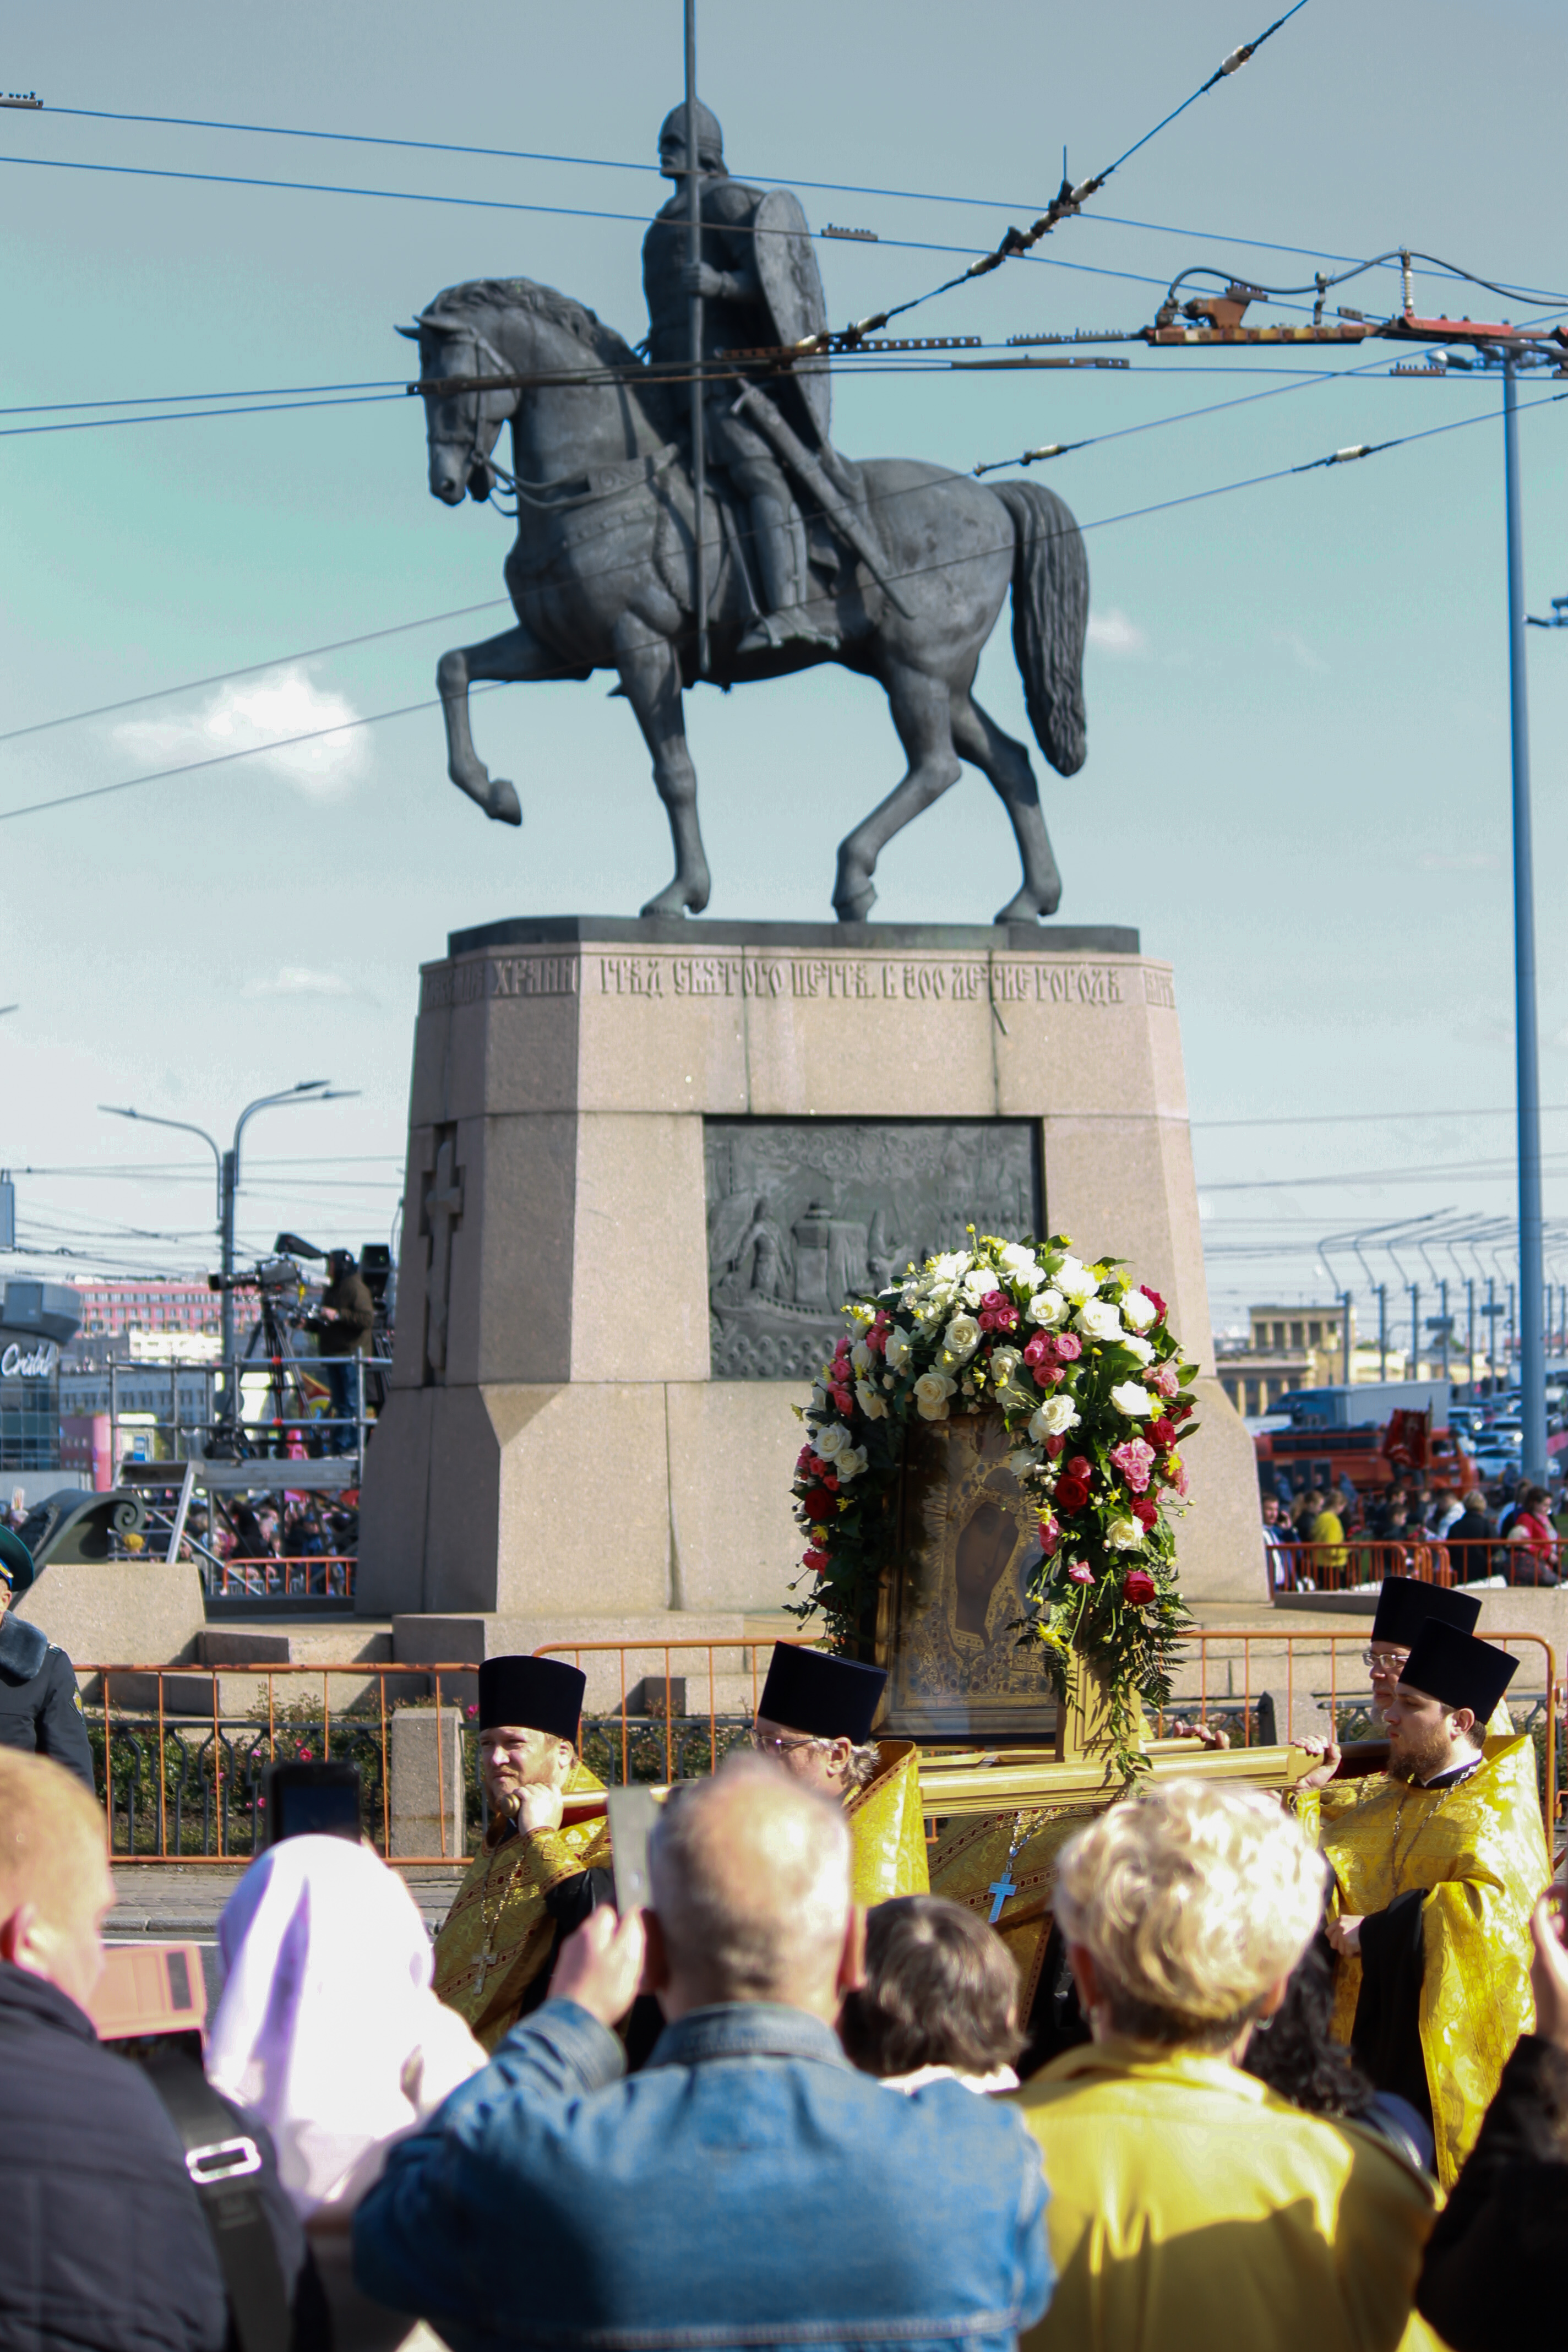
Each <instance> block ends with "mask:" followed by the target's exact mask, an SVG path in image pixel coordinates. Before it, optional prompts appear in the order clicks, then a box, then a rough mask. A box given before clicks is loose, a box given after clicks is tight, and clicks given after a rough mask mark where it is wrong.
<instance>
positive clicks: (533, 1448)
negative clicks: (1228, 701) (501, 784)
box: [357, 916, 1266, 1672]
mask: <svg viewBox="0 0 1568 2352" xmlns="http://www.w3.org/2000/svg"><path fill="white" fill-rule="evenodd" d="M405 1201H406V1213H405V1228H404V1232H405V1239H404V1245H403V1257H402V1265H401V1268H400V1272H399V1283H398V1317H397V1351H396V1360H395V1367H394V1371H393V1375H392V1384H391V1393H390V1396H389V1399H388V1402H387V1406H386V1409H385V1411H384V1413H383V1415H382V1418H381V1421H380V1423H379V1426H378V1427H377V1430H376V1433H375V1436H374V1443H373V1444H372V1446H371V1450H370V1456H369V1465H368V1468H367V1472H366V1477H365V1487H364V1499H363V1522H362V1546H361V1561H360V1572H359V1587H358V1596H357V1605H358V1607H359V1608H360V1609H361V1610H362V1611H363V1612H367V1613H371V1614H376V1615H387V1614H390V1613H393V1612H399V1613H407V1614H411V1615H420V1614H439V1615H442V1616H445V1617H447V1618H448V1619H449V1618H451V1617H453V1616H472V1615H478V1616H482V1617H485V1618H487V1619H495V1618H499V1619H502V1620H511V1621H513V1622H519V1623H526V1625H527V1627H528V1628H529V1630H530V1631H534V1629H536V1628H539V1627H541V1626H544V1627H545V1628H546V1629H548V1628H549V1627H551V1626H553V1625H557V1624H559V1625H560V1626H561V1628H562V1629H563V1634H564V1632H565V1628H566V1627H567V1625H568V1624H569V1625H570V1627H571V1629H572V1631H571V1633H570V1635H569V1636H566V1637H567V1638H571V1639H574V1640H581V1639H584V1638H586V1631H585V1630H584V1629H587V1630H591V1629H592V1628H593V1627H594V1626H595V1625H597V1626H598V1627H599V1629H600V1630H601V1632H602V1633H603V1635H604V1636H605V1638H614V1637H615V1636H616V1627H617V1625H618V1624H620V1623H622V1622H626V1621H635V1633H636V1635H637V1638H639V1639H647V1636H648V1633H649V1629H650V1628H651V1627H655V1626H658V1625H660V1624H665V1625H668V1629H669V1633H670V1634H671V1636H672V1637H681V1636H684V1637H687V1638H690V1637H697V1638H701V1639H707V1638H712V1637H715V1636H719V1635H721V1634H731V1635H733V1636H736V1637H738V1636H739V1635H740V1633H741V1632H742V1622H743V1616H744V1613H745V1612H755V1611H758V1610H776V1609H777V1608H778V1607H779V1605H780V1603H781V1602H782V1601H783V1600H784V1598H785V1596H786V1588H787V1587H788V1586H789V1585H790V1583H791V1581H792V1580H794V1579H795V1577H796V1576H797V1575H798V1573H799V1567H798V1563H799V1559H800V1551H801V1540H800V1537H799V1535H798V1532H797V1530H796V1528H795V1524H794V1521H793V1518H792V1516H791V1510H790V1478H791V1469H792V1465H793V1463H794V1460H795V1454H796V1453H797V1452H798V1450H799V1446H800V1426H799V1423H798V1422H797V1421H796V1419H795V1415H794V1414H793V1413H792V1412H791V1411H790V1407H791V1405H792V1404H793V1403H795V1402H800V1401H801V1400H802V1399H803V1398H804V1397H805V1392H806V1387H807V1382H808V1377H809V1370H810V1368H811V1367H813V1366H814V1365H815V1364H817V1363H820V1362H821V1361H822V1360H823V1358H824V1356H825V1355H826V1352H828V1351H829V1350H830V1349H831V1347H832V1341H833V1334H834V1331H835V1329H836V1328H837V1316H836V1315H835V1313H834V1312H833V1310H834V1309H835V1308H836V1307H837V1306H838V1305H839V1304H840V1302H841V1300H842V1298H843V1297H845V1296H846V1295H847V1290H848V1288H849V1287H851V1286H854V1285H856V1284H857V1283H859V1284H865V1283H868V1282H870V1281H872V1280H873V1279H881V1280H886V1279H887V1278H888V1270H889V1269H890V1268H893V1267H896V1268H897V1269H898V1270H900V1271H901V1269H902V1267H903V1265H905V1264H906V1263H907V1261H908V1259H909V1257H910V1255H916V1256H918V1255H920V1254H921V1251H922V1250H923V1249H925V1248H927V1247H931V1246H940V1247H951V1246H953V1245H955V1244H957V1243H959V1242H961V1241H962V1238H963V1224H964V1223H965V1221H966V1219H967V1218H969V1217H971V1216H973V1218H974V1220H975V1222H976V1223H977V1224H978V1225H979V1226H980V1228H981V1229H982V1230H987V1229H989V1230H991V1231H994V1232H1009V1231H1013V1232H1016V1231H1023V1230H1027V1229H1029V1228H1031V1227H1032V1228H1033V1229H1034V1230H1035V1231H1036V1232H1037V1233H1041V1232H1066V1233H1067V1234H1070V1235H1071V1237H1072V1239H1073V1241H1074V1244H1076V1245H1077V1246H1079V1248H1081V1249H1083V1250H1084V1251H1085V1252H1086V1253H1087V1252H1090V1251H1092V1252H1094V1253H1096V1254H1100V1253H1106V1254H1110V1255H1115V1256H1118V1257H1121V1258H1125V1259H1126V1260H1128V1261H1129V1262H1130V1263H1131V1266H1132V1268H1133V1269H1134V1271H1135V1272H1136V1274H1137V1275H1138V1276H1141V1277H1144V1278H1146V1279H1147V1280H1149V1281H1150V1282H1151V1283H1152V1284H1153V1285H1154V1286H1156V1287H1157V1288H1158V1289H1159V1290H1161V1291H1162V1292H1163V1294H1164V1296H1165V1297H1166V1298H1167V1299H1168V1300H1169V1302H1170V1307H1171V1314H1172V1319H1173V1326H1174V1328H1175V1329H1176V1330H1177V1331H1178V1332H1179V1333H1180V1334H1181V1336H1182V1338H1183V1339H1184V1341H1185V1342H1186V1345H1187V1348H1188V1350H1189V1352H1190V1353H1191V1354H1192V1355H1193V1356H1194V1357H1195V1358H1196V1359H1197V1360H1199V1361H1200V1362H1201V1363H1202V1365H1203V1367H1204V1377H1203V1381H1202V1382H1201V1390H1202V1398H1203V1423H1204V1428H1203V1433H1202V1435H1201V1437H1200V1438H1199V1439H1198V1440H1197V1442H1196V1443H1195V1444H1194V1445H1193V1446H1192V1448H1191V1449H1190V1452H1189V1454H1188V1455H1187V1459H1188V1462H1189V1465H1190V1470H1191V1476H1192V1505H1191V1508H1190V1510H1189V1512H1188V1515H1187V1517H1186V1520H1185V1522H1184V1528H1183V1534H1182V1540H1181V1553H1180V1557H1181V1564H1182V1569H1183V1574H1184V1581H1185V1584H1186V1586H1187V1589H1188V1590H1189V1591H1191V1592H1193V1593H1194V1595H1195V1596H1200V1597H1205V1598H1220V1597H1222V1596H1235V1597H1236V1598H1237V1599H1238V1600H1240V1599H1247V1600H1251V1601H1260V1600H1262V1599H1264V1598H1265V1597H1266V1596H1265V1588H1264V1584H1263V1569H1262V1559H1261V1546H1260V1543H1259V1538H1258V1486H1257V1478H1256V1474H1255V1469H1254V1465H1253V1458H1252V1447H1251V1444H1250V1441H1249V1440H1248V1438H1247V1433H1246V1432H1245V1430H1244V1429H1243V1427H1242V1424H1241V1423H1240V1421H1239V1420H1238V1418H1237V1414H1236V1412H1235V1411H1234V1410H1233V1408H1232V1407H1231V1405H1230V1404H1229V1402H1227V1400H1226V1397H1225V1395H1224V1393H1223V1391H1221V1389H1220V1387H1219V1385H1218V1382H1217V1381H1215V1379H1214V1377H1213V1351H1212V1343H1211V1339H1210V1332H1209V1318H1208V1302H1207V1297H1206V1294H1205V1285H1204V1269H1203V1255H1202V1249H1201V1245H1200V1239H1199V1232H1198V1215H1197V1201H1196V1195H1195V1192H1194V1180H1193V1167H1192V1154H1191V1150H1190V1145H1189V1139H1188V1133H1187V1116H1186V1096H1185V1089H1184V1079H1183V1073H1182V1054H1181V1038H1180V1032H1179V1028H1178V1024H1177V1018H1176V1007H1175V994H1174V990H1173V983H1172V977H1171V971H1170V967H1169V966H1168V965H1167V964H1163V963H1161V962H1158V961H1154V960H1152V958H1150V957H1148V956H1145V955H1143V954H1142V952H1141V951H1140V946H1139V940H1138V935H1137V933H1136V932H1135V931H1129V930H1121V929H1100V930H1084V929H1079V930H1069V929H1039V928H1037V927H1034V926H1010V927H1009V926H1004V927H998V928H994V929H992V928H985V929H966V928H958V927H948V926H942V927H937V928H933V929H903V928H901V927H898V926H894V925H889V924H866V925H854V924H834V925H820V926H816V925H793V924H754V923H753V924H724V923H708V922H691V923H686V924H682V925H677V924H673V923H668V922H641V921H637V922H628V921H625V920H619V919H599V918H590V917H586V916H583V917H561V918H552V919H526V920H520V921H514V922H506V923H500V924H495V925H492V926H490V927H489V928H488V929H482V930H475V931H468V932H459V933H458V934H456V935H455V936H454V937H453V938H452V939H451V940H450V941H449V952H448V954H447V957H446V958H445V959H444V960H443V961H440V962H437V963H433V964H430V965H427V966H426V968H425V970H424V972H423V974H422V978H421V996H420V1009H419V1015H418V1024H417V1028H416V1038H415V1049H414V1071H413V1081H412V1087H411V1094H410V1106H409V1144H408V1171H407V1190H406V1193H405ZM410 1630H411V1632H412V1628H411V1629H410ZM498 1630H499V1628H498ZM551 1638H552V1633H550V1632H549V1631H548V1630H545V1631H542V1632H535V1640H536V1641H537V1640H542V1639H551ZM458 1654H459V1655H467V1654H468V1653H467V1652H466V1651H464V1652H459V1653H458ZM679 1670H680V1671H682V1672H686V1671H689V1668H688V1666H687V1665H686V1664H685V1662H682V1663H681V1664H680V1667H679Z"/></svg>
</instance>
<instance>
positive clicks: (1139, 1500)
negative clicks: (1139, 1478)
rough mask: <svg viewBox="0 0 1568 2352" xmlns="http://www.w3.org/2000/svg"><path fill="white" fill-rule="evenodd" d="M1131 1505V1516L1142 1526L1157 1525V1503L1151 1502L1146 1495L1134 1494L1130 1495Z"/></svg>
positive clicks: (1150, 1526) (1158, 1513) (1158, 1514)
mask: <svg viewBox="0 0 1568 2352" xmlns="http://www.w3.org/2000/svg"><path fill="white" fill-rule="evenodd" d="M1132 1516H1133V1517H1134V1518H1135V1519H1137V1520H1138V1521H1139V1523H1140V1524H1141V1525H1142V1526H1143V1527H1145V1528H1152V1527H1154V1526H1157V1525H1158V1522H1159V1517H1160V1511H1159V1507H1158V1505H1157V1504H1155V1503H1153V1502H1152V1501H1151V1500H1150V1498H1149V1496H1147V1495H1134V1496H1133V1497H1132Z"/></svg>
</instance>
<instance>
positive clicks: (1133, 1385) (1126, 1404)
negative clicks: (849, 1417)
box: [816, 1381, 1154, 1454]
mask: <svg viewBox="0 0 1568 2352" xmlns="http://www.w3.org/2000/svg"><path fill="white" fill-rule="evenodd" d="M1110 1402H1111V1403H1112V1404H1113V1405H1114V1406H1115V1407H1116V1410H1117V1412H1120V1413H1124V1414H1125V1415H1126V1417H1127V1419H1128V1420H1129V1421H1142V1419H1143V1418H1144V1416H1145V1414H1147V1413H1151V1412H1153V1410H1154V1400H1153V1398H1152V1396H1151V1395H1150V1393H1149V1391H1148V1390H1147V1389H1146V1388H1141V1387H1140V1386H1139V1384H1138V1382H1137V1381H1121V1383H1120V1384H1119V1385H1118V1386H1117V1387H1116V1388H1113V1389H1112V1390H1111V1391H1110ZM816 1450H817V1452H818V1453H819V1454H820V1453H821V1451H822V1448H821V1446H820V1445H819V1446H818V1447H817V1449H816Z"/></svg>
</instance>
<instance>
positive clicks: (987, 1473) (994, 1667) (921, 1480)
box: [877, 1412, 1056, 1740]
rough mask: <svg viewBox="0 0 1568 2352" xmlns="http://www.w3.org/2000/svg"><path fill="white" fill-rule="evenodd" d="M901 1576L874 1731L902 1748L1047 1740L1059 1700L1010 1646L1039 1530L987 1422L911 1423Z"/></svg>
mask: <svg viewBox="0 0 1568 2352" xmlns="http://www.w3.org/2000/svg"><path fill="white" fill-rule="evenodd" d="M907 1443H908V1451H907V1454H906V1457H905V1465H904V1476H903V1485H902V1488H901V1491H900V1506H899V1507H900V1525H899V1546H898V1554H897V1561H898V1564H897V1566H896V1567H895V1569H894V1570H893V1571H892V1573H891V1575H890V1576H889V1580H888V1582H887V1584H886V1586H885V1588H884V1590H883V1592H882V1595H881V1601H880V1605H879V1611H878V1625H877V1663H878V1664H879V1665H883V1666H886V1667H887V1668H888V1669H889V1682H888V1688H887V1694H886V1697H885V1700H884V1717H883V1721H882V1723H881V1725H880V1727H881V1728H883V1729H885V1730H886V1731H888V1732H889V1733H890V1734H893V1735H895V1736H901V1737H904V1738H960V1739H962V1738H968V1737H971V1736H973V1737H978V1738H987V1739H989V1738H1026V1739H1030V1740H1037V1739H1040V1738H1049V1737H1050V1736H1051V1735H1052V1732H1053V1730H1054V1727H1055V1723H1056V1700H1055V1697H1054V1696H1053V1695H1052V1693H1051V1692H1050V1690H1049V1689H1048V1687H1047V1683H1046V1677H1045V1673H1044V1669H1043V1667H1042V1665H1041V1663H1040V1658H1039V1653H1038V1652H1037V1651H1034V1650H1028V1649H1020V1648H1019V1646H1018V1621H1019V1619H1020V1618H1021V1617H1022V1616H1023V1615H1024V1613H1025V1610H1026V1600H1025V1588H1026V1582H1027V1579H1028V1576H1029V1572H1030V1570H1032V1569H1033V1568H1034V1566H1035V1565H1036V1563H1037V1561H1038V1559H1039V1557H1040V1543H1039V1521H1038V1519H1037V1516H1036V1514H1035V1512H1034V1510H1033V1508H1032V1507H1030V1505H1029V1503H1028V1501H1027V1500H1026V1496H1025V1494H1024V1491H1023V1489H1022V1488H1021V1487H1020V1486H1019V1485H1018V1482H1017V1480H1016V1478H1015V1477H1014V1475H1013V1474H1012V1472H1011V1471H1010V1470H1009V1469H1008V1467H1007V1459H1006V1457H1007V1451H1008V1440H1007V1433H1006V1431H1005V1429H1004V1427H1003V1425H1002V1420H1001V1416H1000V1414H998V1413H995V1412H979V1413H973V1414H971V1413H963V1414H956V1415H954V1416H953V1418H952V1419H951V1420H949V1421H945V1422H916V1423H912V1424H911V1425H910V1431H909V1435H908V1441H907Z"/></svg>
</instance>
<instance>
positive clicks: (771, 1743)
mask: <svg viewBox="0 0 1568 2352" xmlns="http://www.w3.org/2000/svg"><path fill="white" fill-rule="evenodd" d="M746 1737H747V1738H748V1739H749V1740H750V1741H751V1743H752V1747H753V1748H755V1749H756V1751H757V1754H758V1755H759V1756H793V1755H794V1754H795V1749H796V1748H820V1747H822V1746H823V1745H824V1744H825V1743H824V1742H823V1741H821V1740H818V1739H814V1738H812V1737H811V1735H810V1733H809V1732H806V1733H803V1734H802V1735H801V1737H800V1738H798V1739H784V1738H780V1737H779V1735H778V1733H777V1732H776V1731H748V1732H747V1734H746Z"/></svg>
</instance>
